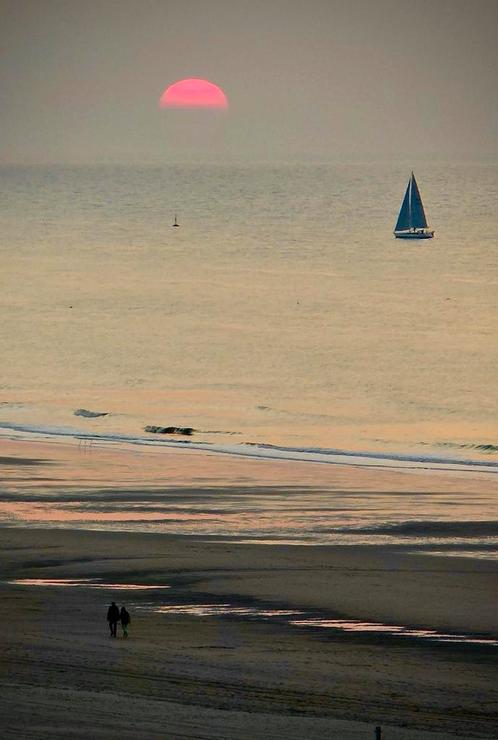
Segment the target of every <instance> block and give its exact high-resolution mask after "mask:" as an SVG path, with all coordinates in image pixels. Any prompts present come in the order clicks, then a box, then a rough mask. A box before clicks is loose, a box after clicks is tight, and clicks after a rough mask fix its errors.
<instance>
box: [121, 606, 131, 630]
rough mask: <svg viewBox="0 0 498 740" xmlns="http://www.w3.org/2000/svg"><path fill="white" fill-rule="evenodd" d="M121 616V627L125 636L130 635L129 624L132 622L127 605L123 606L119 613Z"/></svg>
mask: <svg viewBox="0 0 498 740" xmlns="http://www.w3.org/2000/svg"><path fill="white" fill-rule="evenodd" d="M119 618H120V619H121V627H122V629H123V637H128V625H129V624H130V622H131V619H130V615H129V614H128V612H127V611H126V609H125V607H124V606H122V607H121V611H120V613H119Z"/></svg>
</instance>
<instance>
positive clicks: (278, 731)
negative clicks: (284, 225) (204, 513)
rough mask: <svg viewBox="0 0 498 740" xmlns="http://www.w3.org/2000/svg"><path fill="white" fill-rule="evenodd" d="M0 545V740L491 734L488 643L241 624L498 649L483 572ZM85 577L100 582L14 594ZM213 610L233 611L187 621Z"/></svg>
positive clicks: (66, 541) (134, 541) (340, 558)
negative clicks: (330, 623) (358, 628)
mask: <svg viewBox="0 0 498 740" xmlns="http://www.w3.org/2000/svg"><path fill="white" fill-rule="evenodd" d="M0 542H1V544H0V547H1V562H2V575H1V581H2V582H1V587H0V588H1V598H0V612H1V622H2V661H1V679H0V681H1V689H0V696H1V700H0V702H1V704H2V718H3V719H2V737H5V738H20V737H22V738H55V737H64V738H87V737H102V738H118V737H120V738H123V737H124V738H130V739H131V738H137V739H138V738H166V737H167V738H170V737H171V738H177V737H178V738H180V737H182V738H183V737H185V738H227V739H228V738H263V737H265V738H266V737H269V736H270V737H281V738H299V737H303V736H307V737H309V738H331V737H333V738H337V739H338V740H339V739H340V740H353V739H354V738H358V739H359V740H360V739H362V738H365V740H367V738H373V737H374V728H375V726H377V725H381V726H382V727H383V733H384V734H383V738H386V740H394V738H396V739H397V740H429V739H431V740H449V738H457V737H458V738H494V737H497V736H498V735H497V729H498V724H497V723H498V690H497V688H496V687H497V682H496V678H497V659H498V648H497V647H490V646H488V645H486V646H483V645H476V644H446V643H444V642H432V641H428V640H424V639H416V638H413V639H407V638H399V637H398V638H397V637H393V636H383V635H382V634H377V635H371V634H362V633H345V632H339V631H337V630H327V629H317V628H312V627H298V626H295V625H291V624H289V620H288V618H285V619H283V618H278V617H277V618H275V619H270V618H268V619H260V618H259V619H258V618H252V617H251V616H247V614H245V615H244V613H243V611H244V607H248V608H254V607H255V605H256V606H258V607H259V608H265V609H275V610H282V611H284V610H296V611H303V613H305V614H313V615H314V616H317V615H320V616H324V615H329V616H331V615H332V616H336V617H341V618H344V619H357V620H368V621H379V622H387V623H388V624H393V623H394V624H403V625H410V626H416V627H419V628H423V627H431V628H437V629H440V630H442V631H452V632H455V631H456V632H459V633H466V634H476V633H479V634H484V635H486V636H487V637H493V636H494V637H495V638H497V637H498V633H497V630H496V613H497V607H498V596H497V589H496V582H497V578H498V563H497V562H496V561H492V560H489V561H487V560H471V559H467V558H459V559H458V560H457V561H456V560H455V559H451V558H444V557H434V556H428V555H421V554H417V555H416V554H409V553H406V552H402V551H401V550H400V549H396V548H387V547H374V548H372V547H363V548H362V547H300V546H290V545H252V544H241V543H232V542H227V541H216V540H208V539H206V538H204V539H203V538H199V537H179V536H168V535H163V534H142V533H131V532H129V533H116V532H90V531H74V530H73V531H69V530H53V529H52V530H47V529H32V528H29V529H28V528H4V529H2V530H1V540H0ZM81 578H84V579H100V580H96V581H94V582H95V583H104V584H111V585H108V586H105V587H104V588H92V587H85V586H81V585H80V586H74V585H73V586H72V587H65V588H63V587H60V586H59V587H57V586H51V587H50V586H43V585H37V586H26V585H19V584H13V583H11V581H13V580H15V579H72V580H73V581H74V580H75V579H81ZM116 584H118V585H120V586H121V587H122V586H123V585H125V584H129V585H130V586H131V585H142V586H143V585H148V586H155V588H152V589H149V590H143V591H141V590H137V589H133V588H131V587H130V588H127V589H124V590H123V589H122V588H118V587H117V585H116ZM161 586H169V588H167V589H164V588H161ZM111 600H115V601H116V602H117V603H118V604H123V603H125V604H126V606H127V608H128V610H129V611H130V613H131V616H132V625H131V632H130V637H129V639H128V640H124V639H123V638H122V637H121V636H118V639H116V640H113V639H110V637H109V636H108V627H107V624H106V610H107V606H108V604H109V603H110V601H111ZM213 604H217V605H220V604H229V605H231V606H233V607H234V608H238V609H239V610H242V613H239V614H237V612H234V613H232V614H231V615H230V614H229V613H227V614H211V615H207V616H199V615H198V614H197V613H196V611H195V609H193V607H200V606H206V605H213ZM165 605H169V607H174V608H173V610H171V611H169V612H164V613H160V612H158V611H156V610H157V608H161V607H164V606H165ZM186 605H187V606H189V608H190V611H188V610H187V611H183V612H182V611H181V610H180V611H178V610H177V611H175V608H177V607H178V606H180V607H185V606H186Z"/></svg>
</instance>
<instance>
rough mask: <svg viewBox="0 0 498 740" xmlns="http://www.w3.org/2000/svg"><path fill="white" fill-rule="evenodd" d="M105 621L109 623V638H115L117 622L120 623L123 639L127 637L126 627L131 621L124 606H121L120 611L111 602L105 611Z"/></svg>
mask: <svg viewBox="0 0 498 740" xmlns="http://www.w3.org/2000/svg"><path fill="white" fill-rule="evenodd" d="M107 621H108V622H109V629H110V630H111V637H116V631H117V629H118V622H121V628H122V630H123V637H128V625H129V624H130V622H131V619H130V615H129V614H128V612H127V611H126V609H125V607H124V606H122V607H121V610H120V609H119V607H118V606H116V603H115V602H114V601H113V602H112V604H111V606H110V607H109V609H108V610H107Z"/></svg>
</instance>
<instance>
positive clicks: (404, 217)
mask: <svg viewBox="0 0 498 740" xmlns="http://www.w3.org/2000/svg"><path fill="white" fill-rule="evenodd" d="M411 185H412V179H411V178H410V180H409V182H408V186H407V188H406V193H405V197H404V198H403V203H402V204H401V210H400V212H399V216H398V220H397V222H396V226H395V227H394V231H405V229H411V226H412V225H411V218H410V189H411Z"/></svg>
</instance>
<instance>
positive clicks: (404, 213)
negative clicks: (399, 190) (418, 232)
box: [394, 172, 427, 231]
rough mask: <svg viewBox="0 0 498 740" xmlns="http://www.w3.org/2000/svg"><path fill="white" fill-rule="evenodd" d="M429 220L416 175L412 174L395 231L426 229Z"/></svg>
mask: <svg viewBox="0 0 498 740" xmlns="http://www.w3.org/2000/svg"><path fill="white" fill-rule="evenodd" d="M425 228H427V221H426V218H425V213H424V206H423V205H422V198H421V197H420V191H419V189H418V185H417V181H416V180H415V175H414V174H413V172H412V174H411V177H410V179H409V181H408V186H407V188H406V193H405V197H404V198H403V203H402V205H401V210H400V212H399V216H398V220H397V222H396V226H395V227H394V231H406V230H408V229H425Z"/></svg>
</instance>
